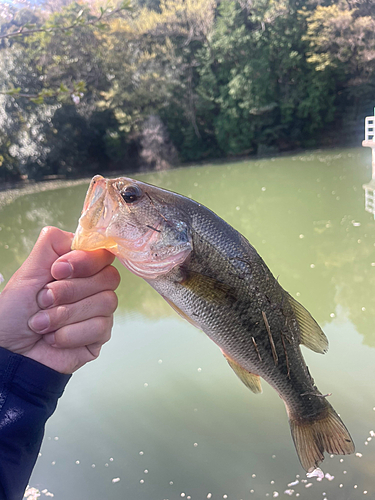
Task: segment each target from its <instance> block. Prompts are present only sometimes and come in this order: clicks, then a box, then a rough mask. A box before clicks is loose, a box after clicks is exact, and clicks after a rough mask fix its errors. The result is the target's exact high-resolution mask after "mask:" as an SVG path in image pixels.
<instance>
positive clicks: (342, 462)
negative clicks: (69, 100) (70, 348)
mask: <svg viewBox="0 0 375 500" xmlns="http://www.w3.org/2000/svg"><path fill="white" fill-rule="evenodd" d="M370 161H371V158H370V154H369V151H368V150H363V149H346V150H330V151H315V152H309V153H303V154H297V155H291V156H285V157H281V158H270V159H263V160H252V161H243V162H236V163H226V164H218V165H206V166H196V167H190V168H181V169H176V170H172V171H167V172H162V173H154V174H147V175H138V176H137V178H139V179H141V180H144V181H146V182H150V183H152V184H156V185H159V186H163V187H165V188H167V189H171V190H173V191H177V192H179V193H182V194H184V195H186V196H190V197H192V198H194V199H195V200H197V201H199V202H201V203H203V204H204V205H206V206H208V207H209V208H210V209H212V210H213V211H215V212H216V213H217V214H218V215H220V216H221V217H223V218H224V219H225V220H226V221H227V222H229V223H230V224H232V225H233V226H234V227H235V228H236V229H238V230H239V231H240V232H241V233H243V234H244V235H245V236H246V237H247V238H248V239H249V241H250V242H251V243H252V245H254V246H255V248H256V249H257V250H258V252H259V253H260V255H261V256H262V257H263V258H264V260H265V261H266V263H267V264H268V266H269V267H270V269H271V270H272V272H273V273H274V275H275V276H279V280H280V282H281V284H282V286H283V287H284V288H286V289H287V290H288V291H289V292H290V293H291V294H292V295H293V296H294V297H296V298H297V299H298V300H299V301H301V302H302V304H304V305H305V307H307V308H308V309H309V311H310V312H311V313H312V314H313V316H314V317H315V319H316V320H317V321H318V322H319V323H320V325H321V326H322V328H323V329H324V331H325V333H326V335H327V336H328V338H329V341H330V349H329V352H328V353H327V354H326V355H325V356H322V355H318V354H315V353H312V352H310V351H308V350H306V349H305V348H302V349H303V353H304V356H305V359H306V361H307V363H308V365H309V368H310V371H311V373H312V375H313V377H314V379H315V382H316V384H317V386H318V387H319V389H320V390H321V392H323V393H332V396H331V397H330V402H331V403H332V404H333V406H334V407H335V408H336V410H337V411H338V413H340V415H341V417H342V418H343V420H344V422H345V424H346V425H347V427H348V428H349V430H350V432H351V434H352V437H353V439H354V441H355V443H356V453H357V454H358V456H356V455H353V456H350V457H349V456H347V457H334V458H330V457H329V456H328V457H327V458H326V460H325V462H324V463H323V465H322V469H323V470H324V472H325V473H328V474H330V476H329V478H328V479H327V478H325V479H323V480H322V481H317V480H316V479H315V478H313V479H307V478H306V476H305V473H304V471H303V470H302V468H301V466H300V464H299V462H298V459H297V456H296V453H295V450H294V446H293V444H292V440H291V436H290V432H289V426H288V421H287V416H286V412H285V408H284V405H283V403H282V401H281V399H280V398H279V397H278V395H277V394H276V393H275V391H273V390H272V389H271V388H270V387H268V386H267V385H266V384H265V383H263V390H264V392H263V394H262V395H254V394H252V393H251V392H250V391H249V390H248V389H246V387H245V386H244V385H242V384H241V382H240V381H239V380H238V379H237V378H236V376H235V375H234V374H233V372H232V371H231V370H230V368H229V367H228V365H227V363H226V361H225V360H224V358H223V356H222V355H221V353H220V351H219V349H218V348H217V347H216V346H215V345H214V344H213V343H212V342H211V341H210V340H209V339H208V338H207V337H206V336H205V335H204V334H203V333H202V332H200V331H198V330H196V329H195V328H194V327H193V326H191V325H190V324H188V323H187V322H184V320H182V319H181V318H180V317H178V316H177V315H176V313H175V312H174V311H172V309H171V308H170V307H169V306H168V305H167V304H166V303H165V302H164V301H163V299H162V298H161V297H159V296H158V295H157V294H156V292H154V291H153V290H152V289H151V288H150V287H149V286H148V285H147V284H146V283H145V282H143V280H141V279H140V278H137V277H135V276H133V275H131V274H130V273H129V272H128V271H127V270H126V269H125V268H122V267H121V268H120V266H118V267H119V268H120V272H121V275H122V283H121V285H120V287H119V289H118V295H119V308H118V310H117V312H116V314H115V326H114V329H113V336H112V340H111V341H110V342H109V343H108V344H107V345H106V346H105V347H104V348H103V350H102V354H101V356H100V358H99V359H98V360H97V361H95V362H93V363H90V364H89V365H87V366H86V367H84V368H83V369H81V370H79V371H78V372H77V373H76V374H74V376H73V378H72V380H71V381H70V383H69V385H68V386H67V388H66V391H65V394H64V396H63V398H62V399H61V401H60V403H59V406H58V410H57V411H56V413H55V414H54V415H53V417H52V418H51V419H50V421H49V422H48V424H47V427H46V435H45V440H44V443H43V446H42V449H41V456H40V457H39V459H38V462H37V465H36V467H35V470H34V472H33V475H32V477H31V480H30V486H33V487H35V488H38V489H39V490H47V492H51V493H53V494H54V499H55V500H68V499H69V500H112V499H121V500H122V499H124V500H177V499H179V500H180V499H181V498H182V499H191V500H204V499H207V498H208V499H209V498H211V499H213V500H219V499H225V498H227V499H228V500H241V499H242V500H248V499H263V498H264V499H265V498H277V497H279V498H289V494H290V495H291V497H292V498H296V497H297V498H300V499H301V500H305V499H306V500H309V499H310V500H312V499H313V500H315V499H322V500H324V499H327V500H351V499H359V498H371V499H374V498H375V479H374V475H375V437H374V439H373V440H371V437H372V434H373V431H374V430H375V411H374V410H375V349H374V348H375V332H374V325H375V246H374V245H375V222H374V218H373V216H372V215H371V214H369V213H367V212H365V210H364V192H363V189H362V184H363V183H365V182H368V181H369V180H370V176H371V169H370ZM86 189H87V184H82V185H80V186H74V187H69V188H67V187H65V188H64V187H62V188H59V189H56V190H53V191H44V192H36V193H34V194H29V195H25V196H21V197H19V198H17V199H16V200H14V201H13V202H11V203H9V204H7V205H6V206H3V207H2V208H0V229H1V231H0V273H1V274H2V275H3V277H4V279H5V282H6V281H7V280H8V279H9V277H10V276H11V274H12V273H13V272H14V271H15V270H16V269H17V267H18V266H19V265H20V264H21V263H22V262H23V260H24V259H25V257H26V256H27V255H28V253H29V251H30V249H31V248H32V245H33V244H34V242H35V241H36V238H37V236H38V234H39V232H40V230H41V228H42V227H43V226H45V225H55V226H58V227H60V228H62V229H65V230H70V231H74V230H75V228H76V225H77V219H78V217H79V214H80V211H81V208H82V204H83V200H84V196H85V192H86ZM4 284H5V283H3V284H2V285H0V290H1V289H2V287H3V286H4ZM374 436H375V434H374ZM332 476H334V477H333V478H332ZM297 480H298V481H299V482H298V484H293V485H291V486H288V484H290V483H294V482H295V481H297ZM288 490H289V492H288ZM292 490H293V491H292ZM285 491H287V493H284V492H285ZM41 498H47V497H46V496H45V493H44V494H42V496H41Z"/></svg>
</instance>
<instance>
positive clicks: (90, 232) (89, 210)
mask: <svg viewBox="0 0 375 500" xmlns="http://www.w3.org/2000/svg"><path fill="white" fill-rule="evenodd" d="M112 191H113V187H112V186H109V185H108V183H107V182H106V179H104V177H102V176H101V175H96V176H95V177H94V178H93V179H92V181H91V183H90V186H89V189H88V191H87V194H86V198H85V201H84V204H83V210H82V215H81V217H80V219H79V222H78V227H77V230H76V232H75V235H74V238H73V242H72V250H88V251H92V250H99V249H101V248H105V249H108V250H110V249H112V248H114V247H116V246H117V242H116V241H115V240H114V239H113V238H112V237H111V236H109V235H108V234H107V229H108V226H109V225H110V222H111V220H112V218H113V216H114V214H115V212H116V209H117V208H118V201H117V202H116V201H114V200H116V198H115V197H113V193H112Z"/></svg>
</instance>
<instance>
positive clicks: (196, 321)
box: [72, 176, 354, 471]
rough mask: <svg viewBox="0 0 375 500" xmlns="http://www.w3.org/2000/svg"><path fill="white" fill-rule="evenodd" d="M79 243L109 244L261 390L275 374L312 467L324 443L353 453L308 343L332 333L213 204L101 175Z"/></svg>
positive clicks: (321, 343)
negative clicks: (317, 379) (312, 365)
mask: <svg viewBox="0 0 375 500" xmlns="http://www.w3.org/2000/svg"><path fill="white" fill-rule="evenodd" d="M72 248H75V249H81V250H96V249H98V248H107V249H108V250H109V251H110V252H112V253H114V254H115V255H116V256H117V257H118V258H119V259H120V261H121V262H122V263H123V264H124V265H125V266H126V267H128V268H129V269H130V270H131V271H132V272H133V273H135V274H137V275H138V276H140V277H142V278H143V279H145V280H146V281H147V282H148V283H149V284H150V285H151V286H152V287H153V288H154V289H155V290H156V291H157V292H158V293H160V295H161V296H162V297H163V298H164V299H165V300H166V301H167V302H168V303H169V304H170V305H171V306H172V307H173V308H174V309H175V310H176V311H177V312H178V313H179V314H180V315H181V316H182V317H184V318H185V319H187V320H188V321H190V323H192V324H193V325H194V326H196V327H198V328H200V329H202V330H203V331H204V332H205V333H206V334H207V335H208V336H209V337H210V339H211V340H213V342H215V344H217V345H218V346H219V348H220V349H221V351H222V352H223V354H224V356H225V357H226V359H227V361H228V363H229V365H230V366H231V368H232V369H233V370H234V372H235V373H236V374H237V376H238V377H239V378H240V380H241V381H242V382H243V383H244V384H245V385H246V386H247V387H248V388H250V389H251V390H252V391H253V392H255V393H259V392H261V385H260V377H261V378H263V379H264V380H265V381H266V382H268V383H269V384H270V385H271V386H272V387H273V388H274V389H275V390H276V391H277V393H278V394H279V396H280V397H281V398H282V399H283V401H284V403H285V406H286V410H287V413H288V417H289V424H290V429H291V433H292V438H293V441H294V444H295V447H296V450H297V454H298V456H299V459H300V461H301V464H302V466H303V467H304V468H305V469H306V470H307V471H311V470H313V469H315V468H316V467H317V466H318V465H319V464H320V462H321V461H322V460H323V459H324V452H328V453H334V454H343V455H344V454H348V453H353V452H354V444H353V441H352V439H351V437H350V434H349V432H348V430H347V429H346V427H345V425H344V424H343V422H342V420H341V419H340V417H339V416H338V415H337V413H336V412H335V410H334V409H333V408H332V406H331V405H330V403H329V402H328V401H327V399H326V397H325V396H323V395H322V394H321V392H319V390H318V389H317V387H316V386H315V384H314V380H313V379H312V377H311V375H310V373H309V370H308V368H307V366H306V363H305V361H304V359H303V356H302V352H301V349H300V344H304V345H305V346H306V347H308V348H310V349H312V350H314V351H315V352H319V353H324V352H326V350H327V348H328V341H327V339H326V337H325V335H324V333H323V332H322V330H321V329H320V327H319V325H318V324H317V323H316V322H315V320H314V319H313V318H312V316H311V315H310V313H309V312H308V311H307V310H306V309H305V308H304V307H303V306H302V305H301V304H299V303H298V302H297V301H296V300H295V299H294V298H293V297H291V296H290V295H289V294H288V293H287V292H286V291H285V290H284V289H283V288H282V287H281V285H280V284H279V282H278V281H277V280H276V279H275V277H274V276H273V275H272V273H271V271H270V270H269V269H268V267H267V265H266V264H265V262H264V261H263V259H262V258H261V257H260V256H259V254H258V253H257V251H256V250H255V248H254V247H253V246H252V245H251V244H250V243H249V242H248V241H247V240H246V238H245V237H244V236H242V235H241V234H240V233H239V232H238V231H236V230H235V229H234V228H233V227H232V226H230V225H229V224H227V223H226V222H225V221H224V220H222V219H221V218H220V217H218V216H217V215H216V214H215V213H213V212H212V211H211V210H209V209H208V208H206V207H204V206H203V205H201V204H199V203H197V202H195V201H193V200H191V199H189V198H186V197H184V196H181V195H179V194H176V193H173V192H170V191H166V190H164V189H161V188H158V187H155V186H151V185H149V184H145V183H142V182H139V181H136V180H133V179H129V178H126V177H120V178H118V179H113V180H110V179H104V178H103V177H101V176H96V177H94V178H93V180H92V181H91V184H90V187H89V190H88V193H87V195H86V199H85V202H84V209H83V212H82V216H81V218H80V222H79V225H78V228H77V231H76V234H75V237H74V240H73V247H72Z"/></svg>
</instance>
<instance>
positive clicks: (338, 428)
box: [289, 402, 354, 472]
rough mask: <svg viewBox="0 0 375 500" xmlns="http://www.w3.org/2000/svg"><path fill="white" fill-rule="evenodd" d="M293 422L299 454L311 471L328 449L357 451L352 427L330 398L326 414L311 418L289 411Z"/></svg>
mask: <svg viewBox="0 0 375 500" xmlns="http://www.w3.org/2000/svg"><path fill="white" fill-rule="evenodd" d="M289 423H290V430H291V433H292V438H293V441H294V445H295V447H296V451H297V454H298V458H299V460H300V462H301V465H302V467H303V468H304V469H305V470H306V471H308V472H309V471H310V472H311V471H312V470H314V469H316V468H317V467H318V465H319V464H320V463H321V462H322V461H323V460H324V452H327V453H330V454H333V455H349V454H350V453H354V443H353V440H352V438H351V436H350V434H349V431H348V429H347V428H346V427H345V425H344V423H343V421H342V420H341V418H340V417H339V416H338V415H337V413H336V412H335V410H334V409H333V408H332V406H331V405H330V404H329V403H328V402H327V411H324V412H323V416H322V417H319V418H318V419H316V420H308V419H297V418H293V416H292V415H289Z"/></svg>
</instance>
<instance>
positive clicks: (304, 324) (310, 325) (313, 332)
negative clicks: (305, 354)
mask: <svg viewBox="0 0 375 500" xmlns="http://www.w3.org/2000/svg"><path fill="white" fill-rule="evenodd" d="M288 299H289V304H290V305H291V306H292V309H293V311H294V314H295V315H296V319H297V322H298V326H299V329H300V343H301V344H303V345H304V346H306V347H308V348H309V349H311V350H312V351H314V352H318V353H320V354H325V353H326V352H327V351H328V339H327V337H326V336H325V335H324V333H323V331H322V329H321V328H320V326H319V325H318V323H317V322H316V321H315V319H314V318H313V317H312V316H311V314H310V313H309V311H307V310H306V309H305V308H304V307H303V305H301V304H300V303H299V302H297V301H296V300H295V299H294V298H293V297H292V296H291V295H290V294H289V293H288Z"/></svg>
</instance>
